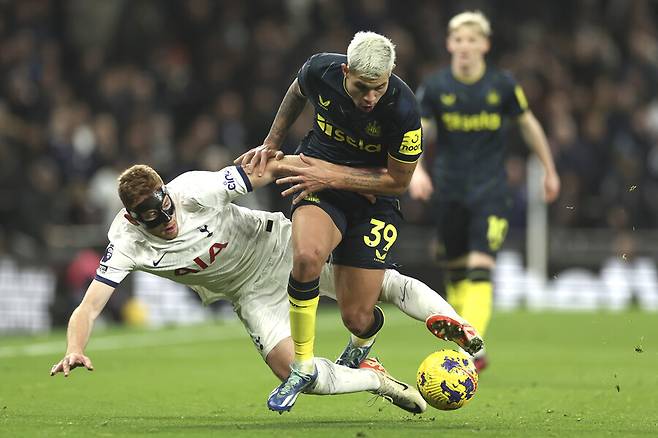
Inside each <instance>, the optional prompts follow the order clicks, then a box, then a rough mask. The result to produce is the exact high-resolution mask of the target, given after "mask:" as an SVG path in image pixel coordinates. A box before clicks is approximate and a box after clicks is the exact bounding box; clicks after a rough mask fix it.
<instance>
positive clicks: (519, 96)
mask: <svg viewBox="0 0 658 438" xmlns="http://www.w3.org/2000/svg"><path fill="white" fill-rule="evenodd" d="M514 95H515V96H516V100H517V101H518V102H519V106H520V107H521V109H522V110H524V111H525V110H527V109H528V99H526V97H525V93H524V92H523V88H521V86H520V85H517V86H516V87H514Z"/></svg>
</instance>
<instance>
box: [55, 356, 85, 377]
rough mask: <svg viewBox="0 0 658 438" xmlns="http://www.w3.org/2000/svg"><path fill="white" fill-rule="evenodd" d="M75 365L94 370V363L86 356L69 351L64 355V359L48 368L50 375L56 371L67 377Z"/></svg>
mask: <svg viewBox="0 0 658 438" xmlns="http://www.w3.org/2000/svg"><path fill="white" fill-rule="evenodd" d="M77 367H85V368H87V369H88V370H89V371H94V365H93V364H92V363H91V359H89V358H88V357H87V356H85V355H84V354H82V353H69V354H67V355H66V356H64V359H62V360H60V361H59V362H57V363H56V364H55V365H53V367H52V368H51V369H50V375H51V376H54V375H55V374H57V373H64V377H68V376H69V373H70V372H71V370H73V369H75V368H77Z"/></svg>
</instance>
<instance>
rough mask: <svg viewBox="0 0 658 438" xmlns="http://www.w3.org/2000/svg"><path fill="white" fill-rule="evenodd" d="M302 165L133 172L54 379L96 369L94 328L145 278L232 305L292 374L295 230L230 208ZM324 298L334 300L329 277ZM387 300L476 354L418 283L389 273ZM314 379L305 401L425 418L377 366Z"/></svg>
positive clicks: (268, 216)
mask: <svg viewBox="0 0 658 438" xmlns="http://www.w3.org/2000/svg"><path fill="white" fill-rule="evenodd" d="M291 161H292V162H297V163H299V158H298V157H288V158H284V159H283V160H282V161H279V160H273V161H272V162H271V164H270V165H268V166H267V168H266V170H265V172H264V174H263V175H262V176H256V175H255V174H252V175H250V176H248V175H246V174H245V172H244V171H243V170H242V168H240V167H235V166H231V167H227V168H225V169H223V170H221V171H219V172H187V173H184V174H182V175H180V176H179V177H177V178H176V179H174V180H173V181H172V182H170V183H169V184H167V185H166V186H165V185H164V183H163V181H162V179H161V178H160V176H159V175H158V174H157V173H156V172H155V171H154V170H153V169H152V168H150V167H148V166H145V165H137V166H133V167H131V168H129V169H127V170H126V171H124V172H123V173H122V175H121V176H120V178H119V196H120V198H121V200H122V202H123V204H124V206H125V210H122V211H121V212H120V213H119V214H118V215H117V216H116V218H115V219H114V221H113V223H112V225H111V227H110V230H109V233H108V237H109V239H110V244H109V245H108V247H107V250H106V253H105V256H104V257H103V259H102V260H101V263H100V266H99V268H98V271H97V275H96V278H95V280H93V281H92V283H91V284H90V286H89V288H88V290H87V292H86V294H85V297H84V299H83V301H82V303H81V304H80V305H79V306H78V308H77V309H76V310H75V311H74V312H73V314H72V315H71V319H70V321H69V326H68V335H67V338H68V345H67V351H66V354H65V356H64V358H63V359H62V360H61V361H59V362H58V363H56V364H55V365H54V366H53V367H52V369H51V375H54V374H57V373H58V372H63V373H64V375H65V376H68V374H69V372H70V370H71V369H73V368H76V367H78V366H85V367H86V368H87V369H90V370H91V369H93V366H92V363H91V360H90V359H89V358H88V357H87V356H85V355H84V348H85V346H86V344H87V341H88V340H89V337H90V335H91V330H92V326H93V323H94V320H95V319H96V317H97V316H98V315H99V314H100V312H101V311H102V309H103V308H104V306H105V304H106V303H107V301H108V299H109V298H110V295H111V294H112V293H113V292H114V290H115V288H116V286H118V285H119V283H120V282H121V281H122V280H123V279H124V278H125V277H126V276H127V275H128V274H129V273H130V272H132V271H134V270H140V271H144V272H149V273H152V274H155V275H158V276H160V277H163V278H168V279H171V280H173V281H175V282H177V283H181V284H185V285H188V286H190V287H191V288H192V289H193V290H195V291H196V292H197V293H198V294H199V296H200V297H201V299H202V300H203V302H204V303H211V302H214V301H216V300H218V299H222V298H225V299H228V300H229V301H230V302H231V303H232V304H233V308H234V310H235V311H236V313H237V314H238V316H239V318H240V320H241V321H242V323H243V324H244V326H245V328H246V330H247V332H248V333H249V335H250V336H251V338H252V340H253V342H254V344H255V345H256V347H257V349H258V351H259V353H260V354H261V355H262V357H263V359H264V360H265V362H266V363H267V364H268V366H269V367H270V368H271V369H272V371H273V372H274V374H275V375H276V376H277V377H279V378H280V379H285V378H286V377H288V375H289V373H290V365H291V363H292V360H293V346H292V340H291V338H290V328H289V327H290V325H289V318H288V304H287V294H286V293H285V285H286V284H287V282H288V273H289V272H290V266H291V264H292V248H291V246H290V234H291V224H290V221H288V220H287V219H286V218H285V217H284V216H283V215H282V214H281V213H269V212H262V211H254V210H249V209H246V208H243V207H239V206H236V205H234V204H232V203H231V200H232V199H234V198H236V197H237V196H239V195H241V194H244V193H246V192H248V191H251V190H252V189H253V188H255V187H260V186H262V185H264V184H267V183H269V182H271V181H272V180H273V174H274V172H277V171H278V170H277V169H278V167H279V166H283V165H284V164H286V163H289V162H291ZM322 288H323V291H324V292H326V294H328V295H330V296H335V295H334V287H333V278H332V275H331V272H330V269H329V267H327V272H325V273H323V284H322ZM381 298H382V300H384V301H388V302H392V303H394V304H396V305H397V306H398V307H400V308H401V309H402V310H403V311H405V312H406V313H407V314H409V315H411V316H413V317H415V318H417V319H420V320H425V319H426V318H428V317H430V315H435V317H436V316H437V314H440V315H442V316H443V321H444V323H443V325H440V327H441V329H442V333H437V335H439V336H440V337H442V338H443V339H451V340H454V341H455V342H457V343H458V344H459V345H461V346H464V347H465V348H469V347H471V348H479V346H480V345H481V339H480V338H479V337H477V336H475V335H473V334H469V333H464V331H465V330H466V331H468V329H469V327H470V326H468V325H467V324H465V323H463V324H462V323H461V322H459V321H461V319H460V318H459V316H458V315H457V314H456V313H455V312H454V310H453V309H452V308H451V307H450V305H449V304H447V303H446V302H445V301H443V300H442V299H441V298H440V297H438V295H436V294H435V293H434V292H433V291H432V290H430V289H429V288H428V287H427V286H425V285H424V284H422V283H421V282H419V281H417V280H414V279H411V278H407V277H404V276H402V275H400V274H399V273H397V272H396V271H387V274H386V277H385V279H384V285H383V290H382V294H381ZM315 362H316V367H317V369H318V377H317V379H315V381H314V382H313V384H312V385H310V386H309V387H308V388H307V392H309V393H313V394H338V393H347V392H355V391H371V392H373V393H375V394H378V395H381V396H383V397H385V398H387V399H388V400H391V401H392V402H393V403H394V404H395V405H397V406H399V407H401V408H402V409H405V410H407V411H409V412H413V413H419V412H422V411H423V410H424V409H425V402H424V401H423V400H422V397H421V396H420V394H418V392H417V391H416V390H415V389H413V388H410V387H409V386H408V385H405V384H402V383H400V382H398V381H397V380H395V379H393V378H392V377H391V376H389V375H388V374H387V373H386V371H385V370H384V369H383V367H381V365H380V364H378V363H377V362H376V361H375V360H368V361H367V362H366V363H365V364H364V368H366V369H359V370H354V369H350V368H347V367H344V366H340V365H337V364H334V363H332V362H331V361H329V360H326V359H321V358H318V359H316V360H315Z"/></svg>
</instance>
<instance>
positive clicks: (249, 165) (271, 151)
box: [233, 144, 284, 176]
mask: <svg viewBox="0 0 658 438" xmlns="http://www.w3.org/2000/svg"><path fill="white" fill-rule="evenodd" d="M283 155H284V154H283V152H281V151H280V150H279V149H278V148H276V147H274V146H273V145H269V144H262V145H260V146H258V147H255V148H253V149H250V150H248V151H247V152H245V153H244V154H242V155H240V156H239V157H238V158H236V159H235V161H233V164H238V165H241V166H242V168H243V169H244V170H245V172H247V175H251V174H252V172H253V171H254V169H257V172H258V176H263V172H265V166H266V165H267V161H268V160H269V159H270V158H274V159H276V160H280V159H282V158H283Z"/></svg>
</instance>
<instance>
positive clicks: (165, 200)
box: [128, 186, 175, 228]
mask: <svg viewBox="0 0 658 438" xmlns="http://www.w3.org/2000/svg"><path fill="white" fill-rule="evenodd" d="M164 204H168V206H167V207H166V208H165V207H164ZM153 210H155V211H156V212H157V213H158V214H157V216H155V217H153V218H152V219H148V220H147V219H145V218H144V214H145V213H147V212H150V213H149V215H148V217H152V216H153V213H152V211H153ZM174 211H175V208H174V202H173V201H172V200H171V197H170V196H169V193H167V189H166V188H165V187H164V186H162V187H160V188H159V189H158V190H156V191H155V192H153V194H152V195H151V196H149V197H148V198H146V199H144V200H143V201H142V202H141V203H139V204H138V205H137V206H136V207H135V208H134V209H133V210H128V212H129V213H130V216H132V217H133V219H135V220H137V221H139V222H140V223H142V224H144V226H145V227H146V228H155V227H157V226H158V225H160V224H166V223H167V222H169V221H170V220H171V218H172V217H173V216H174Z"/></svg>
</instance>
